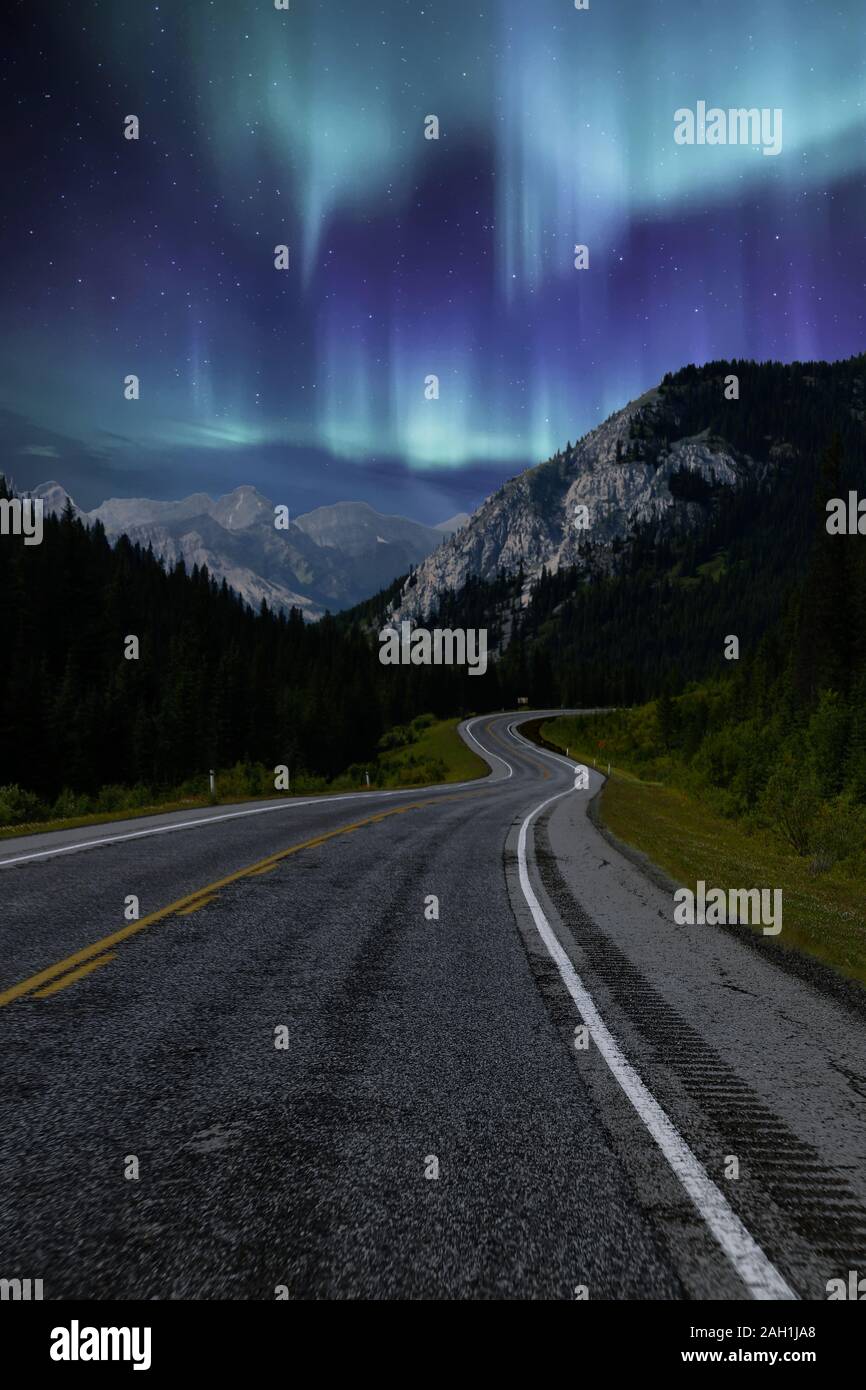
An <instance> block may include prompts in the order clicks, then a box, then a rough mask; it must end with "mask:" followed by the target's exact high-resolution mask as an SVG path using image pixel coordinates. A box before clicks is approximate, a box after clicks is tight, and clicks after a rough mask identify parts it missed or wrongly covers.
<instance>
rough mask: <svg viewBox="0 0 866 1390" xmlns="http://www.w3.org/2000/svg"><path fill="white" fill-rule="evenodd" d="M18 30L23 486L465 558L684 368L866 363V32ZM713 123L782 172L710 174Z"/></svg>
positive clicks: (660, 17)
mask: <svg viewBox="0 0 866 1390" xmlns="http://www.w3.org/2000/svg"><path fill="white" fill-rule="evenodd" d="M5 8H6V11H7V13H10V14H11V23H10V25H9V34H8V37H7V39H6V41H5V42H4V44H3V45H2V50H0V74H2V87H0V101H2V138H3V146H4V155H5V161H4V162H5V177H4V188H3V198H2V210H0V257H2V259H0V264H2V275H3V279H4V281H5V290H4V295H3V315H2V321H0V411H2V417H3V434H2V439H3V454H2V456H0V468H2V469H3V470H4V471H6V472H7V473H9V474H11V475H12V476H13V478H14V479H15V481H16V482H17V483H18V485H19V486H22V487H29V486H32V485H34V484H35V483H37V482H41V481H44V480H46V479H48V478H56V479H58V480H59V481H60V482H62V483H63V484H64V485H65V486H66V487H68V488H69V490H70V491H71V492H72V493H73V495H74V496H75V497H76V500H77V501H79V502H80V503H81V505H84V506H94V505H96V504H97V503H98V502H100V501H102V500H103V499H104V498H105V497H108V496H136V495H137V496H149V497H181V496H184V495H185V494H187V493H190V492H194V491H204V492H209V493H211V494H212V495H217V494H219V493H220V492H224V491H227V490H229V489H231V488H233V487H235V486H237V485H238V484H240V483H253V484H255V485H256V486H257V487H259V488H261V489H262V491H264V492H265V493H266V494H267V495H268V496H269V497H271V498H273V499H274V500H275V501H281V502H285V503H286V504H288V505H289V507H290V509H291V511H292V513H293V514H297V513H298V512H300V511H304V510H307V509H309V508H310V507H312V506H315V505H318V504H320V503H323V502H332V501H337V500H339V499H342V498H363V499H365V500H367V501H369V502H370V503H371V504H372V505H374V506H376V507H378V508H380V509H381V510H383V511H389V512H403V513H405V514H407V515H410V516H414V517H416V518H417V519H419V520H424V521H429V522H435V521H439V520H442V519H444V518H445V517H446V516H449V515H450V514H452V513H453V512H455V511H458V510H463V509H466V510H471V509H472V508H473V507H474V506H476V505H477V504H478V503H479V502H480V501H481V499H482V498H483V497H484V496H485V495H486V494H487V493H488V492H490V491H492V490H493V489H494V488H495V487H496V486H498V484H499V483H500V482H502V481H503V480H504V479H505V478H506V477H509V476H511V475H513V474H515V473H517V472H519V471H520V470H521V469H522V468H524V467H526V466H528V465H530V464H533V463H537V462H539V461H541V460H542V459H543V458H545V457H547V456H549V455H550V454H551V453H552V452H554V451H555V450H556V449H558V448H560V447H562V446H563V445H564V444H565V443H566V441H567V440H569V439H571V440H574V439H575V438H577V437H579V435H580V434H582V433H583V432H584V431H585V430H587V429H589V428H591V427H592V426H593V425H594V424H597V423H598V422H599V421H600V420H602V419H603V418H604V417H605V416H607V415H608V414H610V412H611V411H613V410H615V409H617V408H618V407H619V406H621V405H623V404H624V403H625V402H626V400H628V399H629V398H631V397H634V396H636V395H639V394H640V393H641V392H642V391H644V390H646V389H647V388H648V387H650V386H652V385H654V384H655V383H656V382H657V381H658V379H659V378H660V377H661V376H662V375H663V374H664V372H666V371H669V370H676V369H677V368H678V367H680V366H682V365H684V364H685V363H686V362H689V361H695V362H701V361H705V360H707V359H711V358H717V357H744V356H750V357H759V358H767V357H774V358H780V359H783V360H791V359H794V358H809V357H824V358H836V357H844V356H848V355H850V354H852V353H855V352H860V351H862V350H863V349H864V347H866V333H864V303H866V300H864V281H866V216H864V213H866V174H864V170H866V63H864V60H866V10H864V6H863V3H862V0H842V3H834V0H760V3H756V0H733V2H732V3H726V4H724V5H719V4H718V3H717V0H713V3H702V0H652V3H650V2H649V0H646V3H642V0H591V5H590V9H589V10H588V11H577V10H575V8H574V5H573V3H572V0H491V3H478V0H476V3H472V0H410V2H407V3H404V0H386V2H385V3H382V0H379V3H375V2H374V0H291V8H290V9H289V11H288V12H284V11H278V10H275V8H274V3H273V0H163V2H162V3H160V4H154V3H150V2H149V0H100V2H99V3H97V0H7V2H6V6H5ZM700 100H705V101H707V103H708V104H710V105H718V106H722V107H728V106H746V107H752V106H756V107H759V108H764V107H769V108H781V109H782V111H783V148H782V151H781V153H780V154H778V155H777V156H775V157H768V156H765V155H763V154H762V152H761V150H760V149H758V148H756V147H752V146H724V147H718V146H717V147H710V146H707V145H703V146H698V145H694V146H680V145H677V144H676V143H675V141H674V138H673V134H674V112H675V111H676V110H677V109H678V108H681V107H692V108H694V107H695V105H696V103H697V102H698V101H700ZM129 114H134V115H137V116H138V118H139V120H140V139H139V140H138V141H131V140H127V139H125V138H124V134H123V130H124V117H125V116H127V115H129ZM428 115H436V116H437V117H438V119H439V122H440V138H439V139H438V140H427V139H425V138H424V129H425V117H426V116H428ZM281 243H285V244H287V245H288V246H289V248H290V268H289V270H288V271H278V270H276V269H275V268H274V247H275V246H276V245H277V244H281ZM576 243H581V244H586V245H588V247H589V250H590V266H589V269H588V270H584V271H578V270H575V268H574V263H573V262H574V246H575V244H576ZM128 373H135V374H136V375H138V376H139V378H140V381H141V399H140V400H138V401H127V400H125V399H124V394H123V379H124V377H125V376H126V375H127V374H128ZM430 374H436V375H437V376H438V377H439V380H440V388H439V390H440V395H439V399H438V400H427V399H425V378H426V377H427V376H428V375H430Z"/></svg>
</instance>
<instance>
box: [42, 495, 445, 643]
mask: <svg viewBox="0 0 866 1390" xmlns="http://www.w3.org/2000/svg"><path fill="white" fill-rule="evenodd" d="M30 495H31V496H33V497H41V498H42V499H43V501H44V502H45V506H46V510H48V511H49V512H52V513H60V512H62V511H63V509H64V508H65V506H66V505H67V502H71V503H72V506H73V508H74V510H75V514H76V515H77V516H78V517H80V518H81V520H82V521H83V522H85V524H88V525H90V524H92V523H93V522H96V521H98V522H101V523H102V525H103V526H104V528H105V532H106V535H107V536H108V537H109V539H110V540H116V539H117V537H118V536H120V535H123V534H125V535H126V536H128V537H129V539H130V540H131V541H132V542H133V543H138V544H141V545H144V546H147V545H152V546H153V549H154V552H155V553H156V554H157V555H159V556H160V558H161V559H163V560H165V561H166V562H167V563H169V564H176V563H177V561H178V560H180V559H181V558H182V559H183V560H184V563H185V564H186V566H187V568H188V569H191V568H192V566H193V565H198V566H199V567H201V566H202V565H206V566H207V568H208V570H209V571H210V573H211V574H213V575H214V576H215V577H216V578H217V579H225V580H226V582H227V583H228V584H229V585H230V586H231V588H233V589H234V590H235V591H236V592H237V593H239V594H240V595H241V596H242V597H243V598H244V599H246V601H247V602H248V603H250V604H251V605H252V606H253V607H254V608H258V607H259V605H260V604H261V601H262V600H263V599H264V600H265V601H266V602H267V603H268V605H269V607H273V608H278V609H284V610H287V609H289V608H292V607H296V608H300V609H301V611H302V612H303V614H304V616H305V617H307V618H309V619H316V618H319V617H321V616H322V614H323V613H324V612H325V611H326V609H331V610H332V611H337V610H339V609H342V608H348V607H351V606H352V604H354V603H357V602H359V601H360V600H361V599H364V598H366V597H367V596H368V595H369V594H370V593H373V592H375V591H376V590H377V589H379V588H381V587H383V586H384V585H386V584H389V583H390V582H391V581H392V580H393V579H395V578H396V577H397V576H398V575H400V574H405V573H406V571H407V570H409V569H411V568H412V567H414V566H416V565H418V564H419V563H420V561H421V560H423V559H424V557H425V556H426V555H428V554H429V553H430V551H431V550H433V549H434V548H435V547H436V546H437V545H439V544H440V543H441V541H442V536H443V532H445V531H451V530H453V529H454V527H455V526H456V525H459V524H462V522H463V520H464V518H462V517H455V518H452V519H451V520H449V521H446V522H442V523H440V526H438V527H433V526H425V525H423V524H422V523H421V522H417V521H410V520H409V519H408V518H407V517H402V516H387V515H384V514H383V513H381V512H377V511H375V510H374V508H373V507H371V506H369V505H368V504H367V503H366V502H337V503H334V504H333V505H331V506H324V507H317V508H316V509H315V510H314V511H311V512H307V513H305V514H303V515H301V516H298V517H292V518H290V523H289V526H288V527H287V528H286V529H284V530H283V529H280V530H278V529H276V527H275V526H274V504H273V503H272V502H271V501H270V500H269V499H268V498H267V497H265V496H264V495H263V494H262V493H260V492H258V491H257V489H256V488H254V487H251V486H249V485H246V484H245V485H242V486H240V487H237V488H235V489H234V490H233V491H232V492H230V493H227V494H226V495H225V496H223V497H219V498H217V499H216V500H214V499H213V498H211V497H210V496H209V495H208V494H207V493H202V492H199V493H194V494H193V495H192V496H190V497H184V498H182V499H180V500H179V501H176V502H171V501H169V502H165V501H152V500H150V499H147V498H139V497H114V498H109V499H108V500H107V501H105V502H103V503H101V505H100V506H98V507H94V508H93V510H92V511H89V512H85V511H82V509H81V508H79V507H78V506H76V504H75V502H74V500H73V499H72V498H71V497H70V495H69V493H68V492H67V491H66V489H65V488H64V487H63V486H62V485H61V484H60V483H58V482H46V483H42V484H40V486H39V487H36V488H34V489H33V490H32V492H31V494H30Z"/></svg>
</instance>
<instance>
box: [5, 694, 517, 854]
mask: <svg viewBox="0 0 866 1390" xmlns="http://www.w3.org/2000/svg"><path fill="white" fill-rule="evenodd" d="M489 717H490V716H489V715H477V716H476V718H475V719H471V720H470V721H469V723H468V724H466V725H465V726H464V727H465V729H466V732H467V734H468V735H469V737H470V738H471V739H472V742H473V743H475V744H476V745H477V746H478V747H479V748H480V749H481V751H482V752H483V753H484V754H485V756H486V757H487V758H495V759H496V760H497V761H498V762H500V763H502V764H503V765H504V766H505V767H507V768H508V777H510V776H511V775H512V772H513V769H512V767H511V764H510V763H507V762H506V761H505V759H504V758H500V757H499V754H498V753H490V752H488V750H487V749H486V748H484V747H483V745H482V744H480V743H479V742H478V739H477V738H476V737H475V735H474V734H473V732H472V725H473V724H477V723H478V720H479V719H488V718H489ZM490 770H491V772H493V771H494V769H493V768H492V767H491V769H490ZM508 777H503V778H501V779H500V778H497V777H493V778H492V779H491V780H492V781H494V782H496V781H500V780H501V781H503V782H505V781H507V780H508ZM479 782H482V784H487V785H489V784H488V783H487V779H486V778H479V777H476V778H473V780H472V781H471V782H446V783H440V784H439V785H438V786H435V787H406V788H405V789H403V788H396V789H395V790H393V791H381V792H345V793H342V794H341V795H339V796H316V797H311V798H310V799H309V800H307V801H279V802H277V803H276V804H275V805H271V806H256V807H254V808H253V809H252V810H250V811H226V813H225V814H224V815H220V816H200V817H199V818H198V819H197V820H184V821H173V822H172V823H171V824H170V825H156V826H151V828H150V829H149V830H130V831H127V833H126V834H125V835H104V836H102V837H101V838H100V839H98V840H82V841H80V842H79V843H76V844H74V845H54V846H52V847H51V848H49V849H41V850H37V851H35V852H34V853H33V854H19V855H16V856H15V857H14V858H12V859H0V869H5V868H8V867H9V866H10V865H12V864H26V863H29V862H30V861H32V860H34V859H54V858H56V857H57V856H58V855H60V854H77V853H78V852H79V851H80V850H85V849H96V848H97V846H99V845H114V844H118V843H120V842H121V841H123V840H142V839H144V838H145V837H146V836H149V835H167V834H169V833H170V832H171V831H173V830H191V829H193V828H194V827H195V826H200V825H215V824H217V823H218V822H219V821H224V820H240V819H241V818H242V817H243V816H264V815H267V814H268V812H269V811H292V810H296V809H298V808H299V807H301V806H328V805H332V804H333V803H334V802H336V801H369V800H371V799H372V800H377V799H379V798H381V797H386V796H417V795H418V793H419V792H425V791H443V792H451V791H455V790H459V789H460V788H461V787H474V786H477V784H478V783H479ZM37 833H38V832H37Z"/></svg>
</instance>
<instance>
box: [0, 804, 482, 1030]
mask: <svg viewBox="0 0 866 1390" xmlns="http://www.w3.org/2000/svg"><path fill="white" fill-rule="evenodd" d="M482 795H484V792H481V791H477V792H462V793H460V794H459V795H457V796H437V797H430V798H428V799H427V800H426V801H410V802H408V803H407V804H406V805H405V806H395V807H394V808H393V809H392V810H390V811H379V812H377V813H376V815H374V816H367V817H366V818H365V819H364V820H358V821H353V822H352V824H351V825H341V826H338V827H337V829H336V830H328V831H326V832H325V833H324V834H323V835H315V836H314V837H313V838H312V839H311V840H303V841H302V842H301V843H300V844H298V845H291V846H290V847H289V848H288V849H281V850H279V851H278V852H277V853H276V854H270V855H268V857H267V858H266V859H260V860H259V861H258V862H257V863H255V864H250V865H248V867H247V868H245V869H238V870H236V872H235V873H233V874H227V875H226V877H225V878H220V879H217V881H216V882H215V883H209V884H208V885H207V887H205V888H198V889H197V890H196V891H195V892H194V893H188V894H187V895H186V897H184V898H178V899H177V901H176V902H173V903H169V905H168V907H161V908H160V909H159V910H158V911H157V912H151V913H149V914H148V916H147V917H141V918H140V919H139V920H138V921H137V922H129V923H128V924H127V925H126V926H125V927H121V928H120V929H119V931H116V932H112V933H111V935H110V936H104V937H102V939H101V940H100V941H95V942H94V943H93V944H92V945H91V946H84V947H82V949H81V950H80V951H75V952H74V954H73V955H71V956H66V958H65V959H64V960H60V961H57V963H56V964H55V965H49V966H47V968H46V969H45V970H40V971H38V973H37V974H35V975H30V976H29V977H28V978H27V979H26V980H22V981H21V982H20V983H19V984H17V985H11V986H10V987H9V989H6V990H2V991H0V1008H2V1007H3V1006H4V1005H6V1004H11V1003H12V1002H13V1000H15V999H20V998H21V997H22V995H25V994H32V995H33V996H34V998H36V999H47V998H50V996H51V995H53V994H57V993H59V991H60V990H62V989H65V988H66V987H67V985H72V984H75V982H76V981H77V980H80V979H83V978H84V976H86V975H89V974H91V972H92V971H94V970H98V969H99V968H100V966H103V965H108V964H109V963H110V962H111V961H113V960H114V959H115V954H114V951H113V949H112V948H113V947H115V946H119V945H120V944H121V942H123V941H128V940H129V938H130V937H131V936H136V935H137V933H138V932H140V931H144V930H145V928H146V927H152V926H154V925H155V923H157V922H161V921H163V920H164V918H166V917H173V916H189V915H190V914H191V913H193V912H197V911H198V909H199V908H201V907H206V906H207V904H208V903H209V902H213V900H214V898H215V897H216V895H217V893H218V892H219V890H220V889H221V888H226V887H227V886H228V884H230V883H237V881H238V880H239V879H242V878H251V877H253V876H255V875H258V874H266V873H269V872H270V871H271V869H273V868H275V867H276V865H277V864H279V863H280V861H281V860H283V859H288V858H290V856H291V855H293V854H299V853H300V851H301V850H302V849H313V848H314V847H315V846H316V845H323V844H325V843H326V842H327V841H328V840H334V839H336V838H337V836H338V835H348V834H349V833H350V832H351V831H353V830H360V829H361V828H362V826H365V825H373V824H375V823H376V822H377V821H383V820H387V819H388V817H389V816H402V815H403V814H404V813H405V812H406V811H417V810H419V809H420V808H421V807H423V806H431V805H438V804H439V803H440V802H442V801H460V800H463V798H465V797H471V796H482Z"/></svg>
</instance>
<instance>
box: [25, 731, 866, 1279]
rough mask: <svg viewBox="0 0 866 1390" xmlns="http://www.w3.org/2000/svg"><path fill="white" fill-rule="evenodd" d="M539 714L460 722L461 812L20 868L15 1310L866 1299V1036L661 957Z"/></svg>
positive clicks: (438, 810) (731, 978) (703, 965)
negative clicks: (337, 1302) (833, 1284)
mask: <svg viewBox="0 0 866 1390" xmlns="http://www.w3.org/2000/svg"><path fill="white" fill-rule="evenodd" d="M536 717H537V713H527V712H526V711H522V712H521V713H520V714H519V715H516V714H503V715H494V716H483V717H479V718H475V719H472V720H469V721H468V722H467V723H466V724H465V725H464V726H462V729H461V732H462V734H463V737H464V738H465V739H466V741H467V742H468V743H469V745H470V746H471V747H473V748H474V749H475V750H476V751H477V752H478V753H479V754H480V755H481V756H482V757H483V758H484V760H485V762H486V763H487V764H488V766H489V768H490V772H489V775H488V776H487V777H483V778H479V779H478V780H477V781H474V782H469V783H463V784H459V785H449V786H443V787H430V788H425V789H423V790H412V791H405V792H404V791H400V792H375V791H371V792H369V793H366V792H359V793H354V794H349V795H344V796H329V797H316V798H310V799H308V800H302V799H291V800H287V801H281V802H273V801H271V802H265V803H261V804H258V805H250V804H245V805H243V806H239V807H235V808H231V807H218V808H213V809H212V810H202V811H197V812H195V813H176V814H171V815H164V816H158V817H149V818H147V819H146V820H145V819H142V820H133V821H126V822H123V823H117V824H114V825H108V826H98V827H93V826H91V827H88V828H86V829H81V830H74V831H62V832H57V833H53V834H51V835H42V836H31V837H28V838H26V839H20V838H19V839H10V840H6V841H4V842H2V843H0V1056H2V1078H0V1106H2V1123H0V1278H16V1277H17V1278H31V1279H39V1278H41V1279H42V1280H43V1284H44V1296H45V1298H46V1299H58V1298H59V1299H63V1298H122V1299H179V1298H180V1299H182V1298H187V1299H216V1298H230V1299H274V1298H279V1297H288V1298H292V1299H307V1298H341V1299H342V1298H473V1299H474V1298H479V1299H494V1298H514V1299H543V1298H552V1299H569V1300H570V1299H575V1298H583V1297H588V1298H589V1299H591V1300H596V1299H641V1300H643V1299H704V1298H724V1299H783V1300H788V1299H795V1298H802V1299H824V1298H826V1296H827V1295H826V1284H827V1281H828V1280H830V1279H833V1278H845V1279H847V1277H848V1272H849V1271H850V1270H859V1271H860V1272H861V1273H866V1162H864V1159H866V1026H864V1019H863V1016H862V1013H858V1011H857V1009H856V1008H855V1007H854V1005H853V1004H848V1003H846V1001H845V999H844V998H840V997H836V996H834V995H833V994H832V993H830V992H827V991H826V990H823V989H822V988H820V987H819V984H816V983H814V982H811V981H809V980H808V979H807V978H804V977H803V976H802V974H797V973H796V972H794V971H792V970H789V969H788V968H787V966H786V964H785V959H784V956H783V955H782V954H781V953H779V952H778V951H776V952H773V953H767V952H764V951H759V950H756V949H755V948H754V946H753V945H752V944H751V943H750V942H749V941H747V940H744V939H743V938H742V937H741V936H739V935H738V934H737V933H736V932H732V931H727V930H723V929H719V928H714V927H710V926H680V925H676V924H675V923H674V920H673V902H672V897H671V894H670V892H669V891H667V889H666V888H665V887H664V886H663V885H662V884H661V883H660V882H658V881H656V880H654V879H651V878H649V877H647V876H646V875H645V874H644V873H643V871H642V870H641V869H640V868H639V867H637V866H636V864H635V863H634V862H632V860H631V859H630V858H627V857H625V856H624V855H623V854H621V853H620V852H619V851H618V850H617V849H616V848H615V847H614V845H613V844H612V843H611V842H610V841H609V840H608V839H607V838H605V837H603V836H602V834H601V833H600V832H599V830H598V829H597V828H596V827H595V825H594V824H593V822H592V820H591V819H590V817H589V816H588V815H587V808H588V805H589V802H590V799H591V798H592V796H593V795H594V793H595V792H596V791H597V790H598V788H599V786H600V784H601V781H602V779H601V778H600V776H599V775H598V774H597V773H595V772H594V771H593V770H592V769H590V773H589V781H590V785H589V788H588V789H581V788H579V787H576V786H575V765H574V763H573V761H571V760H569V759H566V758H564V757H561V756H559V755H557V754H554V753H552V752H550V751H548V750H544V749H540V748H537V747H535V746H534V745H532V744H530V743H529V742H527V741H526V739H525V738H524V737H523V735H522V734H521V732H520V727H519V726H520V723H521V722H522V721H523V720H525V719H527V718H536ZM132 898H135V899H137V900H138V901H137V913H138V915H137V916H136V915H135V912H136V905H135V904H134V903H131V901H130V900H131V899H132Z"/></svg>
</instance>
